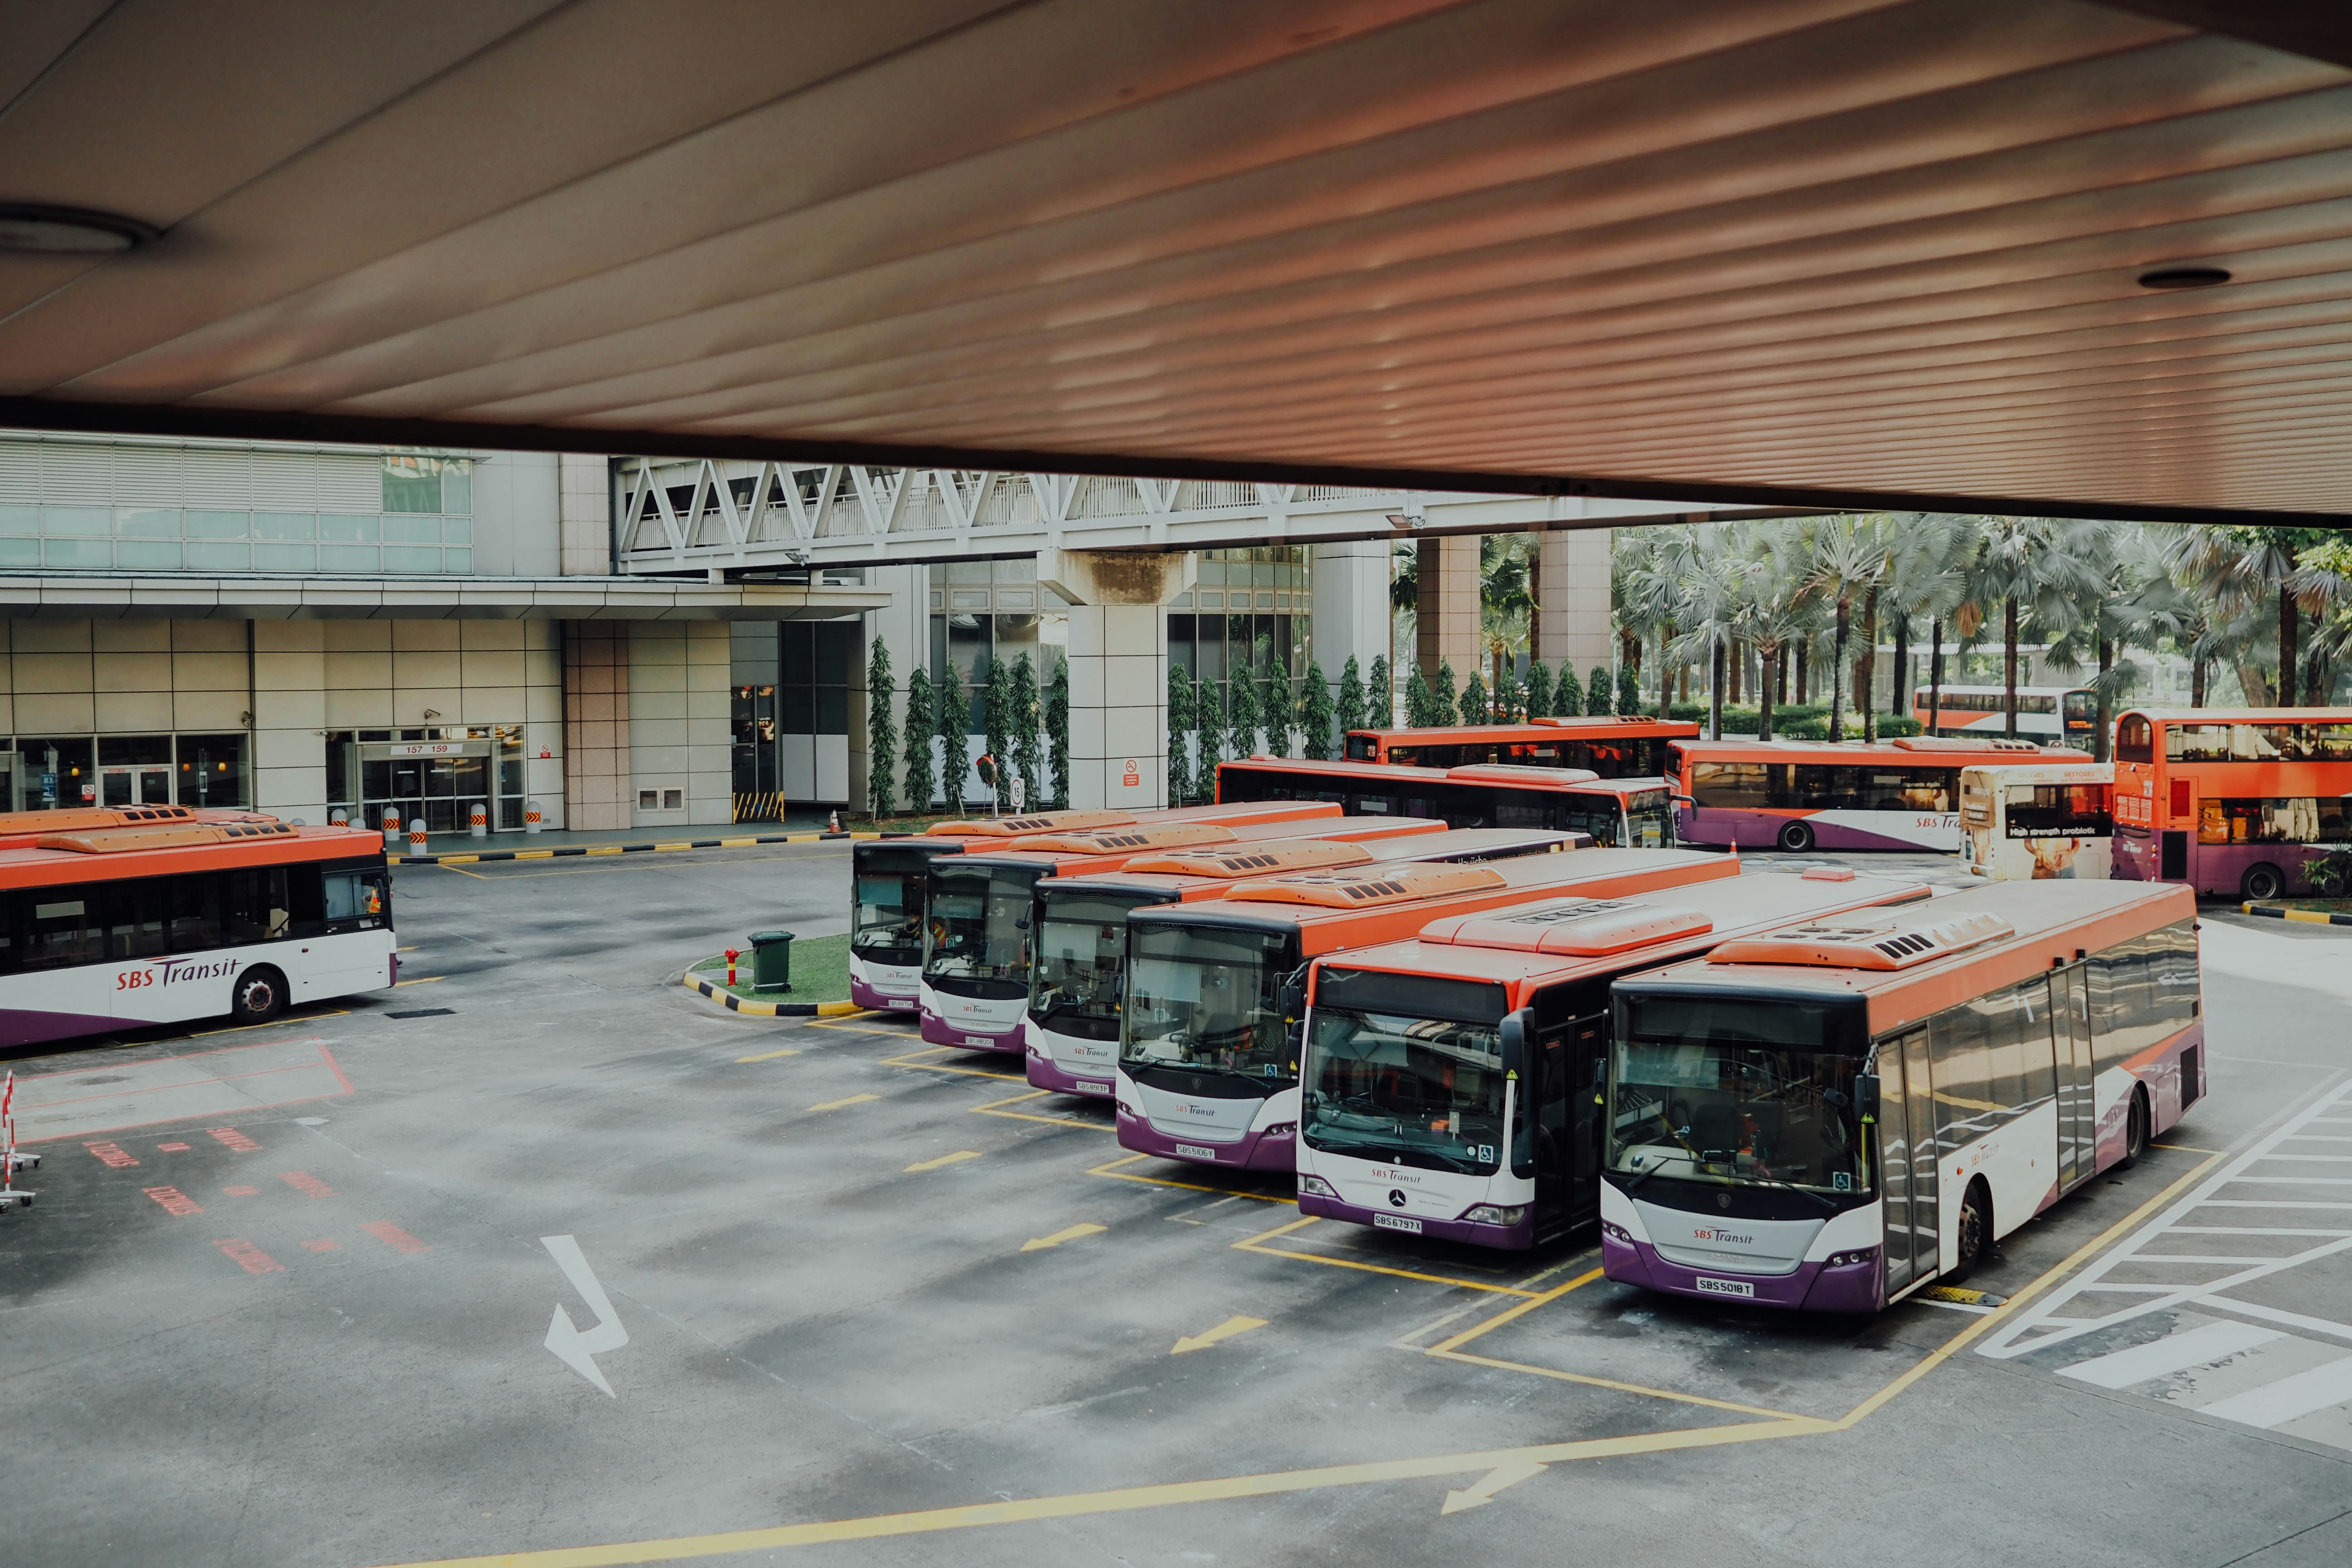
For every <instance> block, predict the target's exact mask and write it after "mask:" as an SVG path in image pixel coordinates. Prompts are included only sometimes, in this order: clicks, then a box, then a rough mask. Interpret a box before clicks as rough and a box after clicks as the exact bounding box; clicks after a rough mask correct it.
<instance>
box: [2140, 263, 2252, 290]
mask: <svg viewBox="0 0 2352 1568" xmlns="http://www.w3.org/2000/svg"><path fill="white" fill-rule="evenodd" d="M2229 280H2230V275H2229V274H2228V273H2227V272H2225V271H2223V270H2222V269H2221V268H2219V267H2159V268H2157V269H2156V270H2155V271H2153V272H2143V273H2141V274H2140V275H2139V286H2140V287H2141V288H2143V289H2210V288H2211V287H2213V285H2215V284H2216V283H2227V282H2228V281H2229Z"/></svg>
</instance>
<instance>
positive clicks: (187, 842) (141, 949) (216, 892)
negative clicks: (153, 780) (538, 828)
mask: <svg viewBox="0 0 2352 1568" xmlns="http://www.w3.org/2000/svg"><path fill="white" fill-rule="evenodd" d="M149 809H161V808H149ZM55 815H64V814H55ZM75 815H79V814H75ZM395 965H396V960H395V958H394V937H393V932H392V888H391V883H390V881H389V880H388V874H387V872H386V871H385V868H384V856H383V837H382V835H380V834H376V833H372V832H369V831H367V830H365V829H353V828H344V827H295V826H290V825H289V824H287V823H283V822H278V821H275V820H263V821H254V822H244V823H237V822H196V821H189V820H170V821H158V822H151V823H139V824H135V825H132V826H121V827H115V826H93V827H90V828H87V829H84V830H81V831H79V832H76V831H70V830H69V831H65V832H58V833H47V834H41V835H38V836H36V837H33V838H32V839H31V842H29V843H26V842H23V841H22V837H21V836H16V835H10V842H9V844H8V847H0V1046H23V1045H30V1044H34V1043H36V1042H38V1041H42V1040H56V1039H64V1038H68V1037H72V1036H75V1035H87V1034H93V1033H97V1032H100V1031H103V1030H109V1029H124V1028H142V1027H145V1026H150V1025H154V1024H174V1023H181V1022H184V1021H185V1020H188V1019H191V1018H209V1017H214V1016H218V1015H221V1014H224V1013H226V1014H228V1015H230V1016H233V1017H235V1018H236V1020H237V1021H238V1022H240V1023H260V1022H263V1021H265V1020H267V1019H268V1018H271V1017H274V1016H277V1014H278V1012H279V1011H280V1010H281V1009H283V1008H284V1007H285V1006H286V1005H288V1004H289V1003H295V1002H312V1001H319V1000H321V999H324V998H326V997H330V996H346V995H351V994H354V993H356V992H362V991H374V990H378V989H381V988H382V987H384V986H387V985H390V984H393V982H394V978H395V973H394V972H395Z"/></svg>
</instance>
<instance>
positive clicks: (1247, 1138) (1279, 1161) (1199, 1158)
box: [1031, 1079, 1298, 1171]
mask: <svg viewBox="0 0 2352 1568" xmlns="http://www.w3.org/2000/svg"><path fill="white" fill-rule="evenodd" d="M1031 1081H1033V1082H1034V1081H1035V1080H1034V1079H1032V1080H1031ZM1118 1143H1119V1147H1120V1148H1122V1149H1132V1150H1134V1151H1135V1152H1137V1153H1139V1154H1150V1155H1152V1156H1154V1157H1155V1158H1158V1159H1161V1160H1182V1161H1184V1162H1185V1163H1189V1164H1194V1165H1219V1166H1223V1167H1224V1168H1226V1169H1228V1170H1234V1171H1295V1170H1297V1168H1298V1132H1297V1128H1296V1127H1295V1126H1294V1127H1286V1128H1276V1127H1267V1128H1263V1129H1259V1130H1257V1131H1249V1132H1244V1133H1243V1134H1242V1136H1241V1137H1240V1139H1239V1140H1237V1141H1236V1142H1231V1143H1211V1142H1205V1141H1202V1142H1194V1141H1193V1140H1192V1139H1189V1138H1179V1137H1177V1136H1176V1135H1175V1134H1174V1133H1172V1132H1162V1131H1160V1129H1158V1128H1157V1127H1154V1126H1153V1125H1151V1123H1150V1121H1147V1120H1146V1119H1145V1118H1143V1117H1140V1116H1137V1115H1134V1114H1133V1113H1131V1112H1130V1111H1129V1110H1128V1109H1127V1107H1126V1106H1124V1105H1122V1106H1120V1107H1119V1108H1118Z"/></svg>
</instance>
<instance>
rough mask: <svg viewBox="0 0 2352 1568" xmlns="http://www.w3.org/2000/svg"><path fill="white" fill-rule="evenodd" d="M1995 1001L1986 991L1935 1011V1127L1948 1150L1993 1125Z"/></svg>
mask: <svg viewBox="0 0 2352 1568" xmlns="http://www.w3.org/2000/svg"><path fill="white" fill-rule="evenodd" d="M1998 1005H1999V1004H1998V1003H1997V1002H1996V1001H1995V1000H1994V999H1992V998H1989V997H1979V998H1978V999H1976V1000H1974V1001H1971V1002H1963V1003H1961V1004H1960V1005H1958V1006H1957V1007H1951V1008H1948V1009H1946V1010H1945V1011H1943V1012H1941V1013H1938V1014H1937V1015H1936V1016H1935V1019H1934V1021H1933V1023H1934V1031H1933V1034H1932V1036H1931V1038H1932V1040H1933V1042H1934V1045H1935V1078H1936V1133H1937V1146H1938V1147H1939V1148H1940V1149H1941V1150H1942V1151H1943V1152H1947V1153H1948V1152H1951V1151H1952V1150H1955V1149H1958V1147H1959V1146H1960V1145H1961V1144H1963V1143H1965V1142H1968V1141H1969V1139H1970V1138H1973V1137H1976V1136H1978V1135H1979V1134H1980V1133H1982V1132H1984V1131H1987V1130H1989V1129H1990V1128H1991V1127H1993V1126H1995V1125H1997V1124H1998V1123H1997V1121H1995V1120H1994V1118H1993V1116H1992V1114H1991V1109H1990V1108H1991V1106H1992V1098H1993V1083H1992V1054H1993V1053H1992V1044H1993V1030H1994V1029H1995V1028H1996V1027H1998V1025H1997V1024H1996V1022H1995V1020H1994V1019H1993V1018H1992V1017H1991V1016H1988V1015H1989V1014H1990V1012H1991V1011H1992V1009H1993V1008H1995V1007H1996V1006H1998Z"/></svg>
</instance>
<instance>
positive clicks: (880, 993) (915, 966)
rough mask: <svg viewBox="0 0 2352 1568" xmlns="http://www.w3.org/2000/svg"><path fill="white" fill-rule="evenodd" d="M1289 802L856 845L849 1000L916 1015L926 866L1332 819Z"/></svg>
mask: <svg viewBox="0 0 2352 1568" xmlns="http://www.w3.org/2000/svg"><path fill="white" fill-rule="evenodd" d="M1287 806H1288V803H1286V802H1276V803H1274V804H1273V805H1255V806H1244V807H1243V808H1241V809H1238V810H1236V809H1234V807H1231V806H1223V805H1187V806H1178V807H1175V808H1173V809H1166V810H1154V811H1047V812H1033V813H1031V814H1030V815H1028V816H993V817H976V818H973V819H971V820H969V821H961V822H939V823H934V824H932V825H931V826H930V827H929V828H928V829H926V830H925V831H923V832H921V833H911V834H898V835H895V836H893V837H887V838H871V839H859V840H857V841H856V842H854V843H853V844H851V845H850V847H849V887H850V892H849V999H850V1000H851V1001H853V1002H855V1003H856V1004H857V1005H859V1006H861V1007H871V1008H874V1009H875V1010H877V1012H906V1013H910V1012H913V1011H914V1010H915V1007H916V1005H917V998H918V995H919V990H920V984H921V978H922V970H923V896H924V890H925V889H926V887H927V886H928V883H927V881H926V879H927V878H928V877H929V874H930V865H931V862H932V861H934V860H936V859H938V858H940V857H941V856H943V855H961V854H962V853H964V851H965V850H967V849H970V848H973V847H981V848H1003V847H1006V846H1008V845H1009V844H1011V843H1012V842H1013V840H1014V839H1017V838H1019V837H1022V836H1023V835H1024V834H1033V833H1089V832H1094V831H1097V830H1098V829H1102V828H1108V827H1125V826H1134V825H1136V824H1138V823H1142V822H1216V823H1227V822H1232V823H1242V822H1264V821H1289V820H1291V819H1293V818H1294V817H1296V816H1302V815H1303V816H1339V813H1340V808H1339V807H1338V806H1336V805H1323V806H1320V807H1319V808H1318V809H1317V810H1314V811H1310V812H1307V813H1303V814H1301V813H1297V812H1294V811H1291V810H1289V809H1287Z"/></svg>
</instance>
